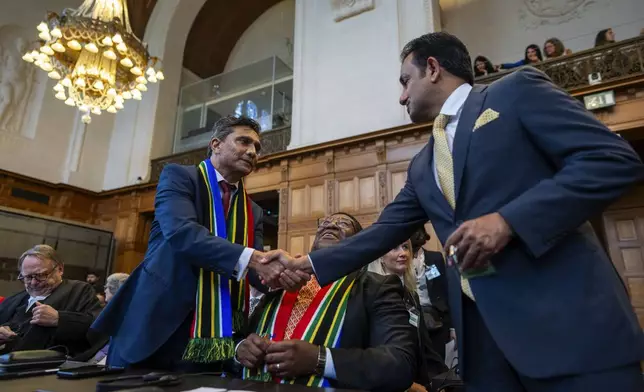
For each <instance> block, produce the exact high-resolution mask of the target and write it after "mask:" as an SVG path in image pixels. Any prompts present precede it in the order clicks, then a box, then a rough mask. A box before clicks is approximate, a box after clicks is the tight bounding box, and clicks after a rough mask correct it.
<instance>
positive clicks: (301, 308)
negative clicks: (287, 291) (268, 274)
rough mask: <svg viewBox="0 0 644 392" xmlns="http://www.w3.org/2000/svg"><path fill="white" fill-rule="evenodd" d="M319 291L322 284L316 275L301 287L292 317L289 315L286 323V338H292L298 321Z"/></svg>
mask: <svg viewBox="0 0 644 392" xmlns="http://www.w3.org/2000/svg"><path fill="white" fill-rule="evenodd" d="M318 291H320V285H319V284H318V281H317V280H316V279H315V276H311V280H309V281H308V282H307V283H306V285H305V286H304V287H302V288H301V289H300V292H299V293H298V295H297V299H296V300H295V304H294V305H293V310H292V311H291V317H289V319H288V324H286V331H284V340H287V339H290V338H291V335H293V331H295V327H297V323H299V322H300V320H302V317H304V313H306V310H307V309H308V308H309V305H311V302H313V298H315V295H316V294H317V293H318Z"/></svg>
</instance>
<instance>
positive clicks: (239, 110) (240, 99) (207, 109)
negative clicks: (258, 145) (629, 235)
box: [173, 56, 293, 153]
mask: <svg viewBox="0 0 644 392" xmlns="http://www.w3.org/2000/svg"><path fill="white" fill-rule="evenodd" d="M292 96H293V71H292V70H291V68H289V67H288V66H287V65H286V64H285V63H284V62H282V61H281V60H280V59H279V58H277V57H275V56H274V57H270V58H268V59H265V60H262V61H259V62H256V63H254V64H250V65H247V66H245V67H242V68H238V69H235V70H233V71H230V72H225V73H223V74H220V75H215V76H213V77H210V78H208V79H204V80H201V81H198V82H196V83H193V84H189V85H187V86H184V87H182V88H181V96H180V98H179V109H178V115H177V128H176V133H175V142H174V149H173V152H174V153H180V152H184V151H189V150H193V149H199V148H203V147H204V146H206V145H207V144H208V142H209V141H210V133H211V129H212V126H213V124H214V123H215V122H216V121H217V120H219V119H220V118H222V117H224V116H227V115H238V116H239V115H245V116H248V117H251V118H254V119H255V120H257V122H259V123H260V125H261V127H262V131H263V132H264V131H270V130H272V129H278V128H279V129H281V128H284V127H288V126H290V123H291V108H292Z"/></svg>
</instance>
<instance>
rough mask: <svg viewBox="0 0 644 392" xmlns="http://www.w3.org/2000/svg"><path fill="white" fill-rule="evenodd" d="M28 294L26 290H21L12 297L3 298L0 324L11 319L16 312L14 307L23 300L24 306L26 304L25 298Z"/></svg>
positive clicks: (26, 298)
mask: <svg viewBox="0 0 644 392" xmlns="http://www.w3.org/2000/svg"><path fill="white" fill-rule="evenodd" d="M28 298H29V294H27V291H23V292H22V293H20V294H17V295H16V296H14V297H9V298H7V299H5V300H4V302H3V308H4V311H3V312H2V313H0V324H4V323H6V322H8V321H9V320H11V316H13V314H14V313H15V312H16V309H17V308H18V307H19V306H20V305H21V304H22V303H23V302H24V304H25V306H26V305H27V300H28Z"/></svg>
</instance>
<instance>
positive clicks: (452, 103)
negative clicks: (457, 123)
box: [440, 83, 472, 117]
mask: <svg viewBox="0 0 644 392" xmlns="http://www.w3.org/2000/svg"><path fill="white" fill-rule="evenodd" d="M471 91H472V86H470V85H469V84H467V83H463V84H461V85H460V86H458V88H457V89H456V90H454V91H453V92H452V93H451V94H450V96H449V97H447V100H445V103H444V104H443V107H442V108H441V111H440V113H441V114H446V115H448V116H450V117H454V116H456V117H458V116H459V115H460V113H461V110H462V109H463V105H465V101H466V100H467V97H468V95H470V92H471Z"/></svg>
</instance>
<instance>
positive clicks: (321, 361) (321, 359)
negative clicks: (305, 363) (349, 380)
mask: <svg viewBox="0 0 644 392" xmlns="http://www.w3.org/2000/svg"><path fill="white" fill-rule="evenodd" d="M319 348H320V351H318V363H317V365H316V366H315V370H314V371H313V373H314V374H315V375H318V376H323V375H324V368H325V367H326V348H325V347H324V346H320V347H319Z"/></svg>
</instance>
